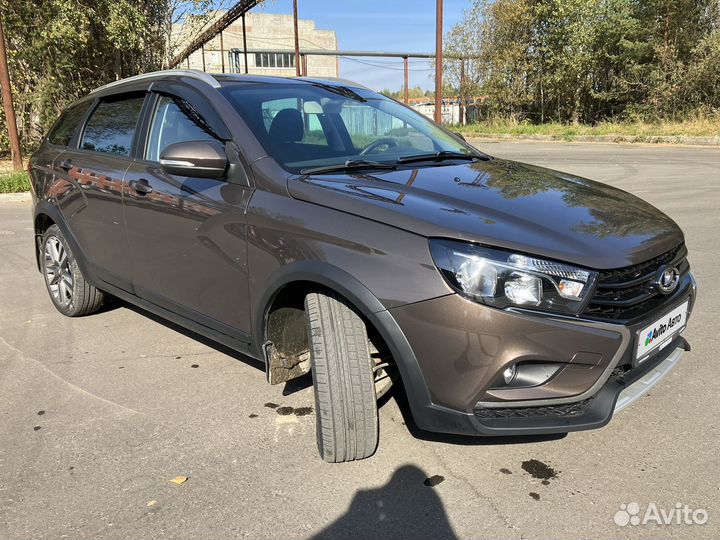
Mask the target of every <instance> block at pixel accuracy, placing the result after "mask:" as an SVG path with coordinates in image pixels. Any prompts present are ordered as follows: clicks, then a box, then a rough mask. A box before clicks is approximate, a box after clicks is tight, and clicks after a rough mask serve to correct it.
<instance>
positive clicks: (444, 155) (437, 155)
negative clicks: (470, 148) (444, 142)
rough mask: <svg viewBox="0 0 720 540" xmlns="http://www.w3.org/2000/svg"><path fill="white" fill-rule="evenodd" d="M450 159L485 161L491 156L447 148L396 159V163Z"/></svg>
mask: <svg viewBox="0 0 720 540" xmlns="http://www.w3.org/2000/svg"><path fill="white" fill-rule="evenodd" d="M448 159H465V160H468V161H475V160H476V159H480V160H483V161H487V160H488V159H489V158H488V157H486V156H480V155H477V154H462V153H460V152H449V151H447V150H443V151H441V152H434V153H432V154H417V155H415V156H405V157H401V158H400V159H398V160H397V161H396V163H398V164H403V163H415V162H416V161H444V160H448Z"/></svg>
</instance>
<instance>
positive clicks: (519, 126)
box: [457, 117, 720, 143]
mask: <svg viewBox="0 0 720 540" xmlns="http://www.w3.org/2000/svg"><path fill="white" fill-rule="evenodd" d="M457 129H458V131H460V132H461V133H463V134H464V135H466V136H475V137H482V136H490V137H492V136H508V135H510V136H512V135H515V136H522V137H541V138H549V139H558V140H565V141H572V140H576V139H579V138H580V139H582V138H592V137H602V138H607V139H610V140H618V141H635V142H652V141H655V140H657V139H658V138H665V139H667V140H666V141H663V142H678V143H682V142H684V139H686V138H688V137H701V138H717V137H720V117H705V118H697V119H693V120H688V121H684V122H658V123H646V122H624V123H620V122H618V123H615V122H605V123H601V124H596V125H592V126H591V125H572V124H558V123H548V124H539V125H535V124H530V123H525V122H518V121H513V120H492V121H487V122H481V123H477V124H469V125H466V126H458V128H457Z"/></svg>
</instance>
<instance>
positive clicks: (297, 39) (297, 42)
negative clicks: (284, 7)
mask: <svg viewBox="0 0 720 540" xmlns="http://www.w3.org/2000/svg"><path fill="white" fill-rule="evenodd" d="M293 29H294V31H295V75H297V76H298V77H299V76H300V73H301V71H300V36H298V8H297V0H293Z"/></svg>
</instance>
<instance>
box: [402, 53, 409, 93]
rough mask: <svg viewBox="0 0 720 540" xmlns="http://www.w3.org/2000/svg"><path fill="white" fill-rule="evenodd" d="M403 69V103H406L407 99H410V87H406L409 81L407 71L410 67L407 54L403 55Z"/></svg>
mask: <svg viewBox="0 0 720 540" xmlns="http://www.w3.org/2000/svg"><path fill="white" fill-rule="evenodd" d="M403 71H404V72H405V105H407V103H408V100H409V99H410V88H408V83H409V82H410V74H409V73H408V72H409V71H410V69H409V67H408V57H407V56H403Z"/></svg>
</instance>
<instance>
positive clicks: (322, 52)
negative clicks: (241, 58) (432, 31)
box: [230, 47, 474, 58]
mask: <svg viewBox="0 0 720 540" xmlns="http://www.w3.org/2000/svg"><path fill="white" fill-rule="evenodd" d="M230 50H231V51H235V52H242V49H239V48H237V47H236V48H233V49H230ZM248 52H249V53H260V52H261V53H288V52H292V49H273V48H269V49H265V48H263V49H248ZM299 52H300V54H305V55H307V56H368V57H385V58H405V57H407V58H435V54H434V53H424V52H420V53H412V52H387V51H357V50H349V51H340V50H329V49H300V51H299ZM445 58H461V57H460V56H454V55H449V54H447V55H445ZM462 58H474V56H463V57H462Z"/></svg>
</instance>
